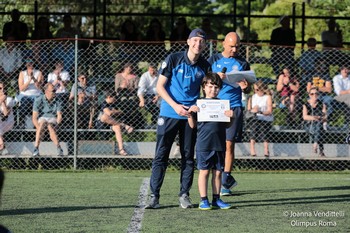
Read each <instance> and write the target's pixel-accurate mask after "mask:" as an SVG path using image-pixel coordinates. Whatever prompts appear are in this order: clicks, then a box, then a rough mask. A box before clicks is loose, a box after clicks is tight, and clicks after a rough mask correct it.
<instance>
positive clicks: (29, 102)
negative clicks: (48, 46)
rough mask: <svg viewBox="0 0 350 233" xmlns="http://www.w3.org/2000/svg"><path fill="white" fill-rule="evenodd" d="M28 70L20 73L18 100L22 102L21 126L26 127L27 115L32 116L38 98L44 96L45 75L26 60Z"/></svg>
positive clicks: (20, 107) (30, 61)
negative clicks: (42, 87) (42, 86)
mask: <svg viewBox="0 0 350 233" xmlns="http://www.w3.org/2000/svg"><path fill="white" fill-rule="evenodd" d="M26 67H27V69H26V70H23V71H21V72H20V73H19V77H18V86H19V95H18V96H17V100H18V101H19V102H20V106H19V114H20V119H19V120H20V122H19V125H20V126H21V127H24V125H23V122H24V121H25V118H26V116H27V115H31V114H32V108H33V103H34V100H35V98H36V97H37V96H39V95H41V94H42V91H41V85H42V83H43V80H44V79H43V75H42V73H41V71H40V70H36V69H34V65H33V60H31V59H27V60H26Z"/></svg>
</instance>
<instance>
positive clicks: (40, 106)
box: [33, 95, 61, 117]
mask: <svg viewBox="0 0 350 233" xmlns="http://www.w3.org/2000/svg"><path fill="white" fill-rule="evenodd" d="M33 111H34V112H38V113H39V117H57V112H61V105H60V101H58V100H57V99H56V98H53V99H52V100H51V101H50V102H49V101H48V100H47V99H46V96H45V95H39V96H38V97H36V98H35V101H34V104H33Z"/></svg>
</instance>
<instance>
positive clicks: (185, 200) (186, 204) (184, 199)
mask: <svg viewBox="0 0 350 233" xmlns="http://www.w3.org/2000/svg"><path fill="white" fill-rule="evenodd" d="M179 202H180V207H181V208H183V209H187V208H193V205H192V203H191V199H190V197H189V196H188V195H187V194H186V193H184V194H182V196H181V197H180V198H179Z"/></svg>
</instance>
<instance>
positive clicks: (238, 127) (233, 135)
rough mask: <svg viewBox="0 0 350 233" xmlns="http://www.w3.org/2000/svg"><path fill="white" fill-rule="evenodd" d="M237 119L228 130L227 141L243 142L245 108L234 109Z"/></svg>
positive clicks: (234, 119)
mask: <svg viewBox="0 0 350 233" xmlns="http://www.w3.org/2000/svg"><path fill="white" fill-rule="evenodd" d="M232 110H233V112H234V116H235V118H233V122H232V124H231V126H230V127H229V128H227V129H226V141H231V142H242V131H243V108H242V107H235V108H232Z"/></svg>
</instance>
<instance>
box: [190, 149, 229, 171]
mask: <svg viewBox="0 0 350 233" xmlns="http://www.w3.org/2000/svg"><path fill="white" fill-rule="evenodd" d="M196 158H197V168H198V170H211V169H214V170H219V171H223V170H224V164H225V152H224V151H196Z"/></svg>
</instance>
